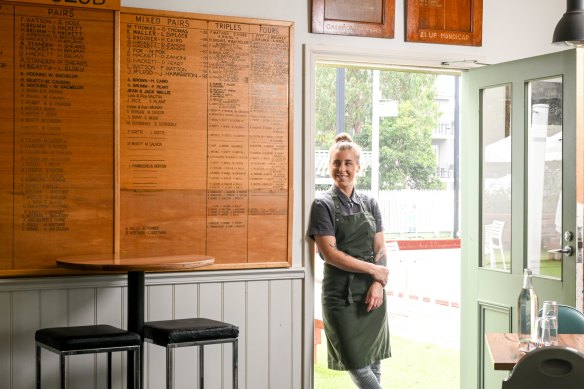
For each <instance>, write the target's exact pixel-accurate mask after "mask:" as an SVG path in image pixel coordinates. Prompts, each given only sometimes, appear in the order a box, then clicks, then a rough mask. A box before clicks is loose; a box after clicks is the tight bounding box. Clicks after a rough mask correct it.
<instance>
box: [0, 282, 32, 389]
mask: <svg viewBox="0 0 584 389" xmlns="http://www.w3.org/2000/svg"><path fill="white" fill-rule="evenodd" d="M11 304H12V307H13V308H19V307H27V309H13V310H12V312H11V316H10V318H11V319H12V322H11V332H10V334H11V339H12V353H11V355H10V358H11V359H12V360H17V361H19V363H16V364H15V363H11V364H10V367H11V377H12V380H11V384H12V387H13V388H28V387H30V386H31V384H30V383H31V382H33V381H31V377H34V374H35V364H34V361H35V348H34V345H35V341H34V331H36V329H37V328H38V325H39V322H40V292H39V291H38V290H32V291H31V290H22V291H16V292H13V293H12V302H11ZM3 381H4V382H6V381H5V380H3Z"/></svg>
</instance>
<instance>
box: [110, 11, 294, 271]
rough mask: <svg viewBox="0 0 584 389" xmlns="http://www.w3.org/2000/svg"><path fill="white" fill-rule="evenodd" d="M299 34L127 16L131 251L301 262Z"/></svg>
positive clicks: (126, 208) (268, 24) (125, 179)
mask: <svg viewBox="0 0 584 389" xmlns="http://www.w3.org/2000/svg"><path fill="white" fill-rule="evenodd" d="M292 36H293V26H292V23H290V22H278V21H267V20H258V19H246V18H232V17H223V16H210V15H197V14H187V13H177V12H160V11H152V10H140V9H131V8H125V9H122V12H121V15H120V39H121V62H120V80H121V82H120V123H121V125H120V236H119V238H120V250H121V251H122V252H123V253H124V254H125V255H127V254H130V255H145V254H148V255H153V254H169V253H177V254H180V253H185V252H186V253H201V254H206V255H210V256H213V257H214V258H215V264H216V265H219V266H226V267H236V268H237V267H257V266H261V267H265V266H270V267H276V266H288V265H290V264H291V248H290V234H291V232H290V228H291V225H292V224H291V221H292V212H291V204H292V202H291V201H292V196H291V194H292V186H291V167H292V164H291V150H292V148H291V133H292V132H291V131H292V111H291V108H292V106H291V102H292V100H291V91H292V90H293V85H292V62H291V53H292V47H293V46H292ZM169 251H170V252H169Z"/></svg>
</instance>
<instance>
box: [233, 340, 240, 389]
mask: <svg viewBox="0 0 584 389" xmlns="http://www.w3.org/2000/svg"><path fill="white" fill-rule="evenodd" d="M237 353H238V348H237V339H235V340H234V341H233V389H237V380H238V377H237V376H238V374H239V373H238V354H237Z"/></svg>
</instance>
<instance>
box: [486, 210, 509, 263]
mask: <svg viewBox="0 0 584 389" xmlns="http://www.w3.org/2000/svg"><path fill="white" fill-rule="evenodd" d="M504 227H505V222H504V221H502V220H493V222H492V223H491V224H487V225H485V251H486V253H487V254H488V255H489V261H490V266H491V267H492V268H494V267H495V263H496V254H495V250H496V249H498V250H499V252H500V253H501V260H502V261H503V269H504V270H507V261H506V259H505V250H504V249H503V228H504Z"/></svg>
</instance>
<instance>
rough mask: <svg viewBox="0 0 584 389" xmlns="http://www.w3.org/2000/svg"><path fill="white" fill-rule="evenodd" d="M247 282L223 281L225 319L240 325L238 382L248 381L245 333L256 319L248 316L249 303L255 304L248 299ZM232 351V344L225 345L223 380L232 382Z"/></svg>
mask: <svg viewBox="0 0 584 389" xmlns="http://www.w3.org/2000/svg"><path fill="white" fill-rule="evenodd" d="M248 284H249V283H247V282H225V283H223V320H224V321H225V322H227V323H231V324H234V325H236V326H238V327H239V340H238V349H239V358H238V360H239V363H238V373H239V375H238V382H239V383H241V384H240V386H243V383H244V382H245V381H246V380H245V377H246V371H247V362H246V361H247V358H246V357H245V356H246V355H247V354H248V351H247V350H248V347H247V346H248V345H247V338H246V336H245V334H246V333H247V328H248V324H250V325H254V324H253V323H254V321H253V320H250V318H248V317H247V315H248V314H247V312H248V307H249V305H253V304H255V302H253V301H249V300H248V294H247V288H248ZM232 355H233V354H232V351H231V347H230V346H226V347H223V366H225V368H224V369H223V382H226V383H227V382H231V379H232V373H231V369H230V366H231V363H232V359H231V357H232Z"/></svg>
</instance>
